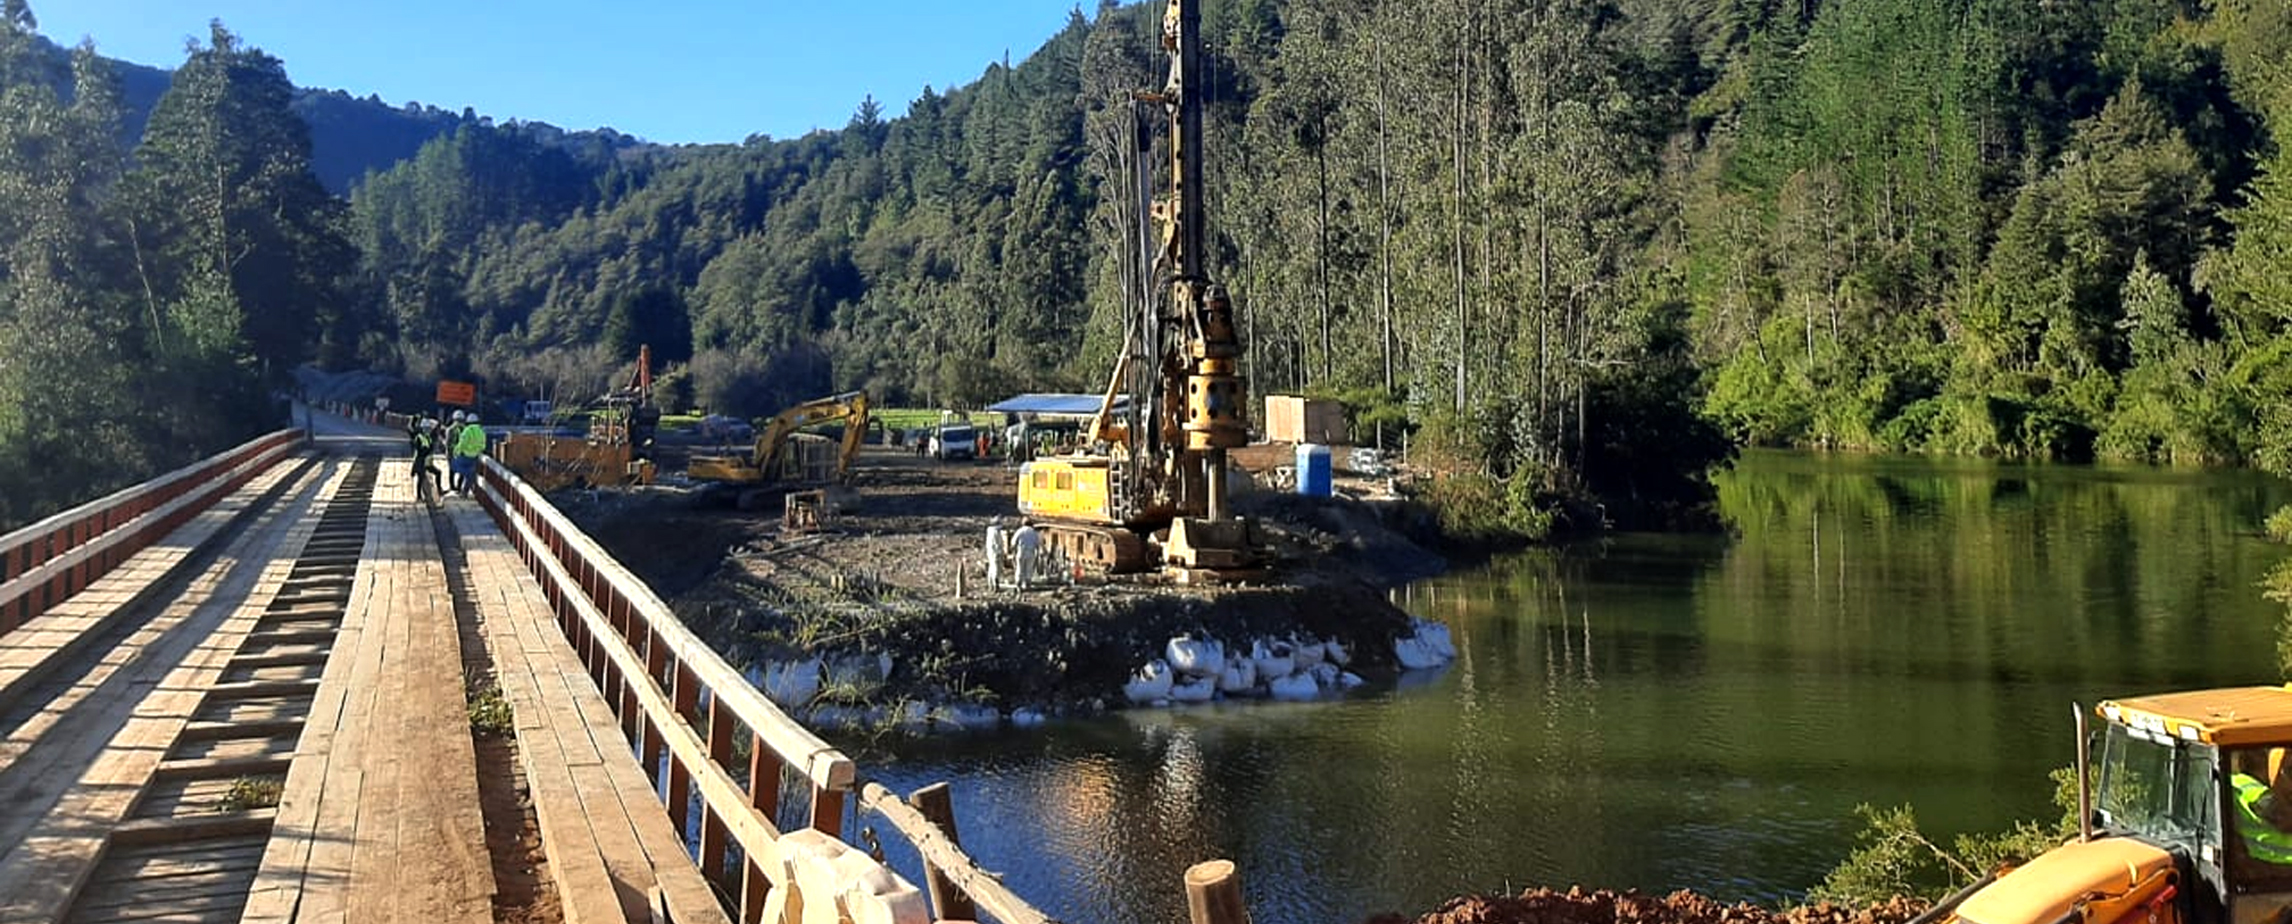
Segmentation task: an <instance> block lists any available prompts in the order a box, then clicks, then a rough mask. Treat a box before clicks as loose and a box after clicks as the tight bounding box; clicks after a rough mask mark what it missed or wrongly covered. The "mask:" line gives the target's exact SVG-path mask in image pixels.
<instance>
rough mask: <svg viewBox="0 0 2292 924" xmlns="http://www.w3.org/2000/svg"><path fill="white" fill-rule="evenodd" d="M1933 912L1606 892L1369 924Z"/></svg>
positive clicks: (1732, 920) (1559, 894)
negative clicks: (1771, 906)
mask: <svg viewBox="0 0 2292 924" xmlns="http://www.w3.org/2000/svg"><path fill="white" fill-rule="evenodd" d="M1927 907H1928V906H1927V903H1926V902H1923V901H1920V900H1918V899H1914V898H1894V899H1891V900H1888V901H1886V902H1883V903H1880V904H1877V905H1872V906H1870V907H1867V908H1848V907H1843V906H1840V905H1833V904H1830V903H1828V902H1823V903H1820V904H1814V905H1801V906H1798V907H1794V908H1789V909H1786V910H1782V911H1776V910H1773V909H1769V908H1762V907H1760V906H1758V905H1749V904H1740V903H1738V904H1732V905H1730V904H1727V903H1725V902H1721V901H1719V900H1717V899H1714V898H1711V897H1709V896H1705V895H1699V894H1696V893H1694V892H1686V891H1681V892H1673V893H1671V894H1669V895H1664V896H1660V897H1659V896H1653V895H1641V894H1639V893H1637V892H1612V891H1608V890H1605V889H1602V890H1598V891H1590V892H1587V891H1584V890H1582V889H1569V890H1567V891H1565V892H1563V891H1559V890H1556V889H1530V890H1528V891H1525V892H1522V893H1520V894H1518V895H1496V896H1490V895H1475V896H1467V897H1464V898H1457V899H1451V900H1450V901H1448V902H1446V903H1444V904H1442V905H1441V906H1440V907H1439V908H1437V909H1434V910H1432V911H1430V912H1427V913H1425V914H1423V915H1420V916H1417V917H1414V918H1410V917H1403V916H1401V915H1397V914H1385V915H1378V916H1376V917H1372V918H1369V919H1368V920H1367V921H1366V922H1364V924H1904V922H1906V921H1909V920H1910V919H1912V918H1915V917H1917V916H1918V915H1919V914H1920V913H1922V912H1924V911H1925V910H1926V908H1927Z"/></svg>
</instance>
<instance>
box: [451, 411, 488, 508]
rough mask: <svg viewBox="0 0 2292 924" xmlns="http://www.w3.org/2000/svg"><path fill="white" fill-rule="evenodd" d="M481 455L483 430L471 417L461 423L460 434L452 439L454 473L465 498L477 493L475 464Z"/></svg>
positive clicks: (483, 453) (483, 447)
mask: <svg viewBox="0 0 2292 924" xmlns="http://www.w3.org/2000/svg"><path fill="white" fill-rule="evenodd" d="M482 455H485V428H484V427H481V426H478V422H477V420H476V418H475V417H474V416H473V417H471V418H469V419H467V420H464V421H463V422H462V429H461V432H460V433H458V434H456V435H455V437H454V461H453V465H454V472H455V474H456V475H457V476H458V477H459V479H460V481H461V489H460V490H461V493H462V495H463V496H465V497H466V496H469V495H471V494H474V493H477V463H478V457H479V456H482Z"/></svg>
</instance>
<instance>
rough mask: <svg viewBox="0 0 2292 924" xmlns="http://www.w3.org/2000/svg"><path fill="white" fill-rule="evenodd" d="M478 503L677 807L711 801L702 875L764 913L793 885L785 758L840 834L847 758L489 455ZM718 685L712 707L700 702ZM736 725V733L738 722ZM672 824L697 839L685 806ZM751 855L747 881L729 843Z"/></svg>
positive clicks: (851, 774) (752, 916) (829, 827)
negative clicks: (741, 776) (739, 756)
mask: <svg viewBox="0 0 2292 924" xmlns="http://www.w3.org/2000/svg"><path fill="white" fill-rule="evenodd" d="M480 477H481V480H482V481H483V482H484V491H483V492H482V496H481V501H482V502H483V503H484V504H485V506H486V509H487V510H488V512H490V513H492V514H493V517H494V520H495V522H497V523H499V524H500V525H501V527H502V531H503V532H504V533H506V534H507V535H508V536H509V539H510V542H511V544H512V545H513V546H515V547H516V548H517V549H518V551H519V553H520V555H521V556H522V557H523V558H524V560H525V563H526V567H527V569H528V570H529V571H531V572H532V573H533V575H534V577H535V578H537V579H538V580H539V581H540V582H541V586H542V589H543V591H544V595H545V596H546V598H547V599H548V600H549V603H550V607H551V609H552V610H553V611H554V612H555V613H556V615H557V618H558V625H559V626H560V627H561V628H562V629H563V630H564V631H565V633H566V638H567V640H568V641H570V642H572V644H573V648H574V650H575V651H576V652H578V653H579V654H580V656H581V660H582V662H583V663H584V664H586V665H587V666H588V668H589V677H590V679H591V680H592V681H593V682H595V683H596V684H597V689H598V690H599V691H600V692H602V693H604V695H605V700H606V702H608V703H611V704H612V705H613V707H614V711H615V713H616V714H617V715H618V716H619V718H620V720H621V731H622V734H623V735H624V736H625V737H626V738H627V739H628V740H629V742H630V743H631V745H632V746H634V747H636V748H637V749H638V750H637V754H638V758H639V761H640V762H641V763H642V764H643V765H644V766H645V767H646V768H647V769H648V772H650V770H651V768H655V767H660V766H661V759H662V757H663V756H666V757H667V758H668V764H667V769H666V776H667V780H666V783H667V792H666V794H665V798H666V804H667V805H668V806H685V805H688V804H690V800H691V796H692V794H693V792H694V790H695V788H697V789H698V791H699V795H700V799H701V819H700V821H701V824H700V832H699V833H700V838H699V857H698V860H697V862H698V863H699V865H700V868H701V872H702V874H703V875H704V876H706V877H707V878H708V879H709V881H710V882H711V883H712V884H714V885H715V886H716V887H717V888H718V889H719V890H721V891H722V892H724V893H725V894H727V895H730V896H734V897H735V899H736V900H735V901H733V902H732V904H734V905H736V906H737V908H738V909H739V911H740V912H741V919H742V920H744V921H755V920H758V919H759V918H760V916H761V913H762V910H763V906H764V902H765V900H766V896H767V892H768V890H770V889H773V888H777V887H780V886H784V885H786V884H787V872H786V870H787V864H786V863H785V862H784V860H783V858H782V857H781V851H780V849H779V845H778V843H777V841H778V840H779V837H780V834H781V832H780V831H779V830H778V828H777V827H776V826H775V825H774V823H773V819H774V817H775V816H776V815H777V813H778V809H779V805H778V802H779V797H780V778H781V769H782V767H783V766H785V767H788V768H791V769H793V770H795V771H796V773H797V774H799V775H800V776H802V777H803V778H804V780H805V781H806V782H807V784H808V785H809V788H810V790H811V807H810V827H812V828H815V829H817V830H819V831H821V832H822V833H824V834H827V835H829V836H831V837H834V836H840V835H841V827H842V821H843V812H844V806H845V797H846V795H847V794H848V793H849V792H850V791H851V789H852V787H853V785H854V783H855V780H856V776H857V773H856V769H855V768H854V766H853V764H852V761H851V759H850V758H848V757H845V756H844V755H843V753H842V752H840V751H838V750H836V749H835V748H834V747H833V746H831V745H829V744H828V743H827V742H825V741H823V740H821V739H820V738H819V737H818V736H817V735H814V734H812V733H811V732H810V731H809V730H807V729H805V728H804V727H803V726H802V725H800V724H798V723H797V722H796V721H795V720H794V719H792V718H789V717H788V715H787V714H785V713H783V712H781V711H780V710H779V709H778V708H777V707H775V706H773V705H772V704H771V703H770V702H769V701H767V700H766V699H765V698H764V696H763V694H762V693H760V692H758V691H757V689H756V688H755V686H754V685H753V684H750V683H749V682H748V680H747V678H745V677H742V676H741V675H740V674H739V672H738V671H735V670H734V669H733V668H732V666H731V665H729V664H727V663H725V661H724V659H723V658H721V657H719V656H718V655H717V654H716V652H715V651H714V650H713V649H711V648H709V647H708V645H707V644H706V643H705V642H703V641H701V639H700V638H699V637H698V636H695V635H693V634H692V632H691V630H689V629H687V628H685V627H684V624H683V623H682V622H680V621H678V620H677V619H676V616H675V614H674V613H672V612H670V610H669V608H668V605H667V604H666V603H663V602H662V601H661V599H660V598H659V597H658V596H657V595H655V594H654V593H653V592H652V589H651V588H650V587H647V586H646V585H645V583H644V582H643V581H642V580H640V579H638V578H637V577H636V576H635V575H633V574H631V573H629V571H628V570H627V569H626V568H624V567H622V566H621V564H620V563H619V562H617V561H614V560H613V558H612V556H611V555H609V554H607V553H606V552H605V550H604V549H603V547H601V546H599V545H597V543H596V540H593V539H591V538H589V537H588V536H587V535H584V534H583V533H581V531H580V530H579V529H577V528H576V527H574V525H573V524H572V522H571V521H570V520H568V519H566V518H565V515H564V514H563V513H561V512H559V511H558V510H557V508H556V507H555V506H553V505H551V504H550V503H549V502H548V501H547V500H546V499H544V498H543V497H541V495H540V493H539V492H536V491H535V490H533V488H532V487H531V486H530V485H527V484H525V483H524V482H523V481H521V480H519V479H518V478H517V477H516V476H515V475H514V474H513V473H511V472H510V471H509V470H508V469H507V468H505V467H503V466H502V465H501V464H500V463H498V462H496V461H494V460H493V459H492V458H491V457H488V458H486V459H485V460H484V464H483V466H482V468H481V476H480ZM703 690H706V691H707V692H708V694H709V695H708V704H709V705H708V709H707V711H706V713H705V714H703V712H702V710H701V708H700V702H701V693H702V691H703ZM736 727H737V728H736ZM740 730H744V731H745V732H746V733H747V735H748V744H749V749H748V778H749V785H748V786H747V787H746V788H745V790H744V789H743V788H742V787H741V786H740V784H739V783H738V781H737V780H736V779H735V778H734V776H733V774H732V771H731V770H730V766H731V762H732V760H733V753H734V747H733V745H734V742H735V740H736V738H737V732H738V731H740ZM669 817H670V821H671V823H672V824H674V825H675V827H676V830H677V834H678V835H679V836H680V837H682V838H684V839H685V841H686V843H688V844H689V843H692V834H693V832H692V830H691V828H690V823H689V819H688V818H687V813H686V812H684V811H681V810H679V811H670V812H669ZM734 844H736V845H738V846H739V848H740V851H741V853H742V854H743V855H744V856H745V858H746V861H745V862H744V863H743V864H742V865H743V867H744V869H742V870H741V875H740V877H739V879H738V880H737V881H735V880H734V879H733V878H732V877H730V876H729V875H728V874H727V870H726V866H727V864H728V861H729V859H730V858H729V856H728V854H727V851H726V848H727V846H728V845H734Z"/></svg>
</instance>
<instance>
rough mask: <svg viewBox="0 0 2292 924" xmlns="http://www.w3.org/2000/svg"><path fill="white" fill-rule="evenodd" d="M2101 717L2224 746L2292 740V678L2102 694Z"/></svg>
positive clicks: (2175, 736) (2154, 731) (2154, 732)
mask: <svg viewBox="0 0 2292 924" xmlns="http://www.w3.org/2000/svg"><path fill="white" fill-rule="evenodd" d="M2098 711H2099V712H2100V713H2101V717H2102V718H2105V719H2108V720H2110V721H2112V722H2121V723H2123V724H2126V725H2131V726H2134V727H2136V728H2142V729H2146V730H2148V731H2149V732H2151V733H2153V734H2158V735H2167V736H2171V737H2174V738H2188V739H2194V740H2198V741H2208V742H2211V743H2213V744H2217V745H2220V746H2222V747H2237V746H2240V745H2251V744H2285V743H2287V742H2292V684H2288V685H2286V686H2279V687H2224V688H2222V689H2218V690H2190V691H2187V692H2183V693H2159V694H2157V695H2154V696H2134V697H2128V698H2125V699H2112V700H2103V701H2102V702H2101V706H2100V709H2099V710H2098Z"/></svg>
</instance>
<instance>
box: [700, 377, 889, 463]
mask: <svg viewBox="0 0 2292 924" xmlns="http://www.w3.org/2000/svg"><path fill="white" fill-rule="evenodd" d="M872 419H873V418H871V417H870V416H869V414H868V400H867V394H866V393H865V392H858V391H849V392H845V393H843V394H840V395H830V396H828V397H825V398H815V399H813V400H810V401H806V402H804V403H802V404H798V405H795V406H793V407H790V408H788V409H786V410H783V411H781V412H780V413H778V414H774V415H772V419H771V420H769V421H767V422H766V423H765V425H764V429H763V432H762V433H760V434H759V435H758V436H757V437H756V445H755V447H754V449H753V450H751V452H750V454H749V455H748V456H746V457H745V458H743V457H740V456H725V455H696V456H693V457H692V461H691V462H690V463H689V464H688V465H687V466H686V469H685V474H686V476H687V477H690V478H691V479H693V480H695V481H710V482H723V483H729V484H742V485H757V486H765V485H791V486H792V485H802V484H817V483H820V482H823V481H829V482H835V483H842V482H845V481H848V480H850V478H851V472H852V463H853V461H854V460H855V459H857V458H858V456H859V447H860V443H861V441H862V440H864V439H865V438H866V435H867V429H868V426H869V424H870V422H871V421H872ZM836 421H842V422H843V423H844V435H843V439H842V441H841V443H840V444H839V446H838V447H837V449H836V453H835V463H834V467H833V474H832V475H829V476H827V477H825V478H822V477H817V476H818V474H819V473H818V472H817V471H816V468H817V467H816V466H814V465H809V464H805V463H806V462H807V461H808V460H806V459H796V460H794V461H795V462H796V464H795V465H790V464H789V461H790V460H789V459H788V458H787V456H788V451H789V447H790V446H793V445H795V444H797V443H798V442H800V440H799V439H798V436H799V433H800V431H802V430H803V429H804V428H805V427H810V426H814V425H817V424H824V423H834V422H836ZM814 439H816V438H814Z"/></svg>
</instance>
